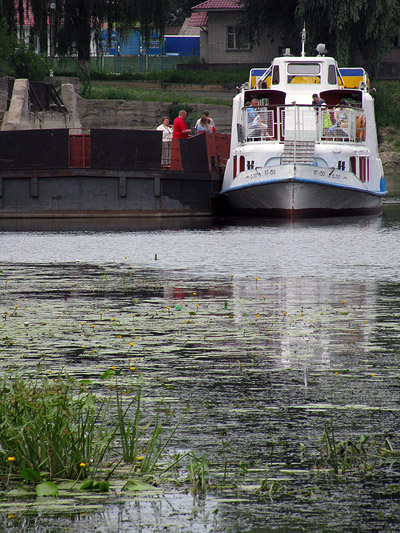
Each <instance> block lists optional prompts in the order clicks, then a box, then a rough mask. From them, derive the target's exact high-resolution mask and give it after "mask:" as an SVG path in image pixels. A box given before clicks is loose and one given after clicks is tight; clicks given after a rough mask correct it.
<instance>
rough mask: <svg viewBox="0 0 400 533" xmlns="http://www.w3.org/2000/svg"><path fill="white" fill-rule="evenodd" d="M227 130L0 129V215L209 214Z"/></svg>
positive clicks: (212, 210)
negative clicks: (178, 133)
mask: <svg viewBox="0 0 400 533" xmlns="http://www.w3.org/2000/svg"><path fill="white" fill-rule="evenodd" d="M229 143H230V135H226V134H218V133H215V134H208V133H205V134H201V135H197V136H195V137H191V138H189V139H185V140H180V141H178V140H174V141H172V147H171V161H170V164H169V165H164V166H163V165H162V164H161V155H162V134H161V132H159V131H149V130H146V131H139V130H128V129H126V130H124V129H91V130H90V131H89V132H88V133H84V134H77V135H71V134H70V131H69V130H68V129H40V130H18V131H1V132H0V218H3V219H4V218H69V217H146V216H153V217H154V216H209V215H212V214H214V213H215V199H216V197H217V196H218V193H219V191H220V189H221V184H222V178H223V171H224V167H225V163H226V160H227V158H228V155H229Z"/></svg>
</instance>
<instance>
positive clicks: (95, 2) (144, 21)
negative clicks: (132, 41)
mask: <svg viewBox="0 0 400 533" xmlns="http://www.w3.org/2000/svg"><path fill="white" fill-rule="evenodd" d="M168 1H169V0H55V6H56V9H55V14H54V18H55V44H56V46H55V48H56V53H58V54H59V55H67V54H70V53H77V54H78V58H79V60H80V61H81V62H82V63H86V65H87V64H88V61H89V59H90V44H91V38H92V36H93V35H94V37H95V39H96V38H98V37H99V33H100V31H101V30H102V29H104V28H108V29H109V30H110V31H111V30H112V29H115V30H116V31H117V32H118V33H119V34H120V36H124V35H126V33H127V32H128V31H130V30H131V29H132V28H133V27H134V26H135V25H137V24H139V25H140V29H141V32H142V34H143V36H144V38H145V40H146V41H148V40H149V39H150V33H151V30H152V29H155V30H158V31H160V32H161V33H163V32H164V27H165V21H166V19H167V13H168V5H169V4H168ZM29 5H30V6H31V8H32V13H33V17H34V26H33V28H32V29H31V39H32V40H36V41H38V42H39V43H40V48H41V50H47V38H48V17H49V10H50V7H49V6H50V2H49V1H48V0H18V1H17V2H15V0H0V16H4V17H5V18H6V20H7V21H8V23H9V25H10V26H14V27H16V25H17V22H18V21H23V20H24V13H25V12H26V10H27V9H28V7H29Z"/></svg>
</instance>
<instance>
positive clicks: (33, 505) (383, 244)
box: [0, 176, 400, 532]
mask: <svg viewBox="0 0 400 533" xmlns="http://www.w3.org/2000/svg"><path fill="white" fill-rule="evenodd" d="M398 178H399V176H397V178H396V176H393V177H391V178H390V179H389V180H388V188H389V190H390V191H391V194H390V196H389V197H388V198H387V199H386V200H385V205H384V211H383V215H382V216H377V217H360V218H340V219H339V218H338V219H317V220H310V221H298V222H287V221H277V220H250V219H234V220H230V219H218V220H209V219H201V220H185V221H177V220H168V221H161V220H158V221H150V220H144V221H140V222H137V221H136V222H133V221H131V220H118V221H104V220H92V221H85V220H81V221H74V222H72V221H37V222H34V221H0V270H1V273H0V298H1V300H0V313H1V316H2V317H3V320H2V323H1V330H0V340H1V345H0V349H1V351H0V368H1V369H2V372H6V371H7V369H9V368H10V367H14V368H18V367H22V366H23V367H24V368H27V367H28V368H29V367H32V368H33V367H34V366H35V365H36V364H37V363H38V361H45V363H44V364H45V365H47V368H48V372H50V373H51V372H57V371H58V370H60V369H61V367H62V365H66V367H67V368H68V370H69V371H70V372H71V373H73V374H74V375H77V376H79V377H87V376H91V377H93V375H94V374H95V373H96V372H100V371H103V370H104V369H106V368H109V367H110V366H111V365H114V366H117V367H121V368H122V367H124V366H125V367H126V366H128V365H130V364H132V361H133V362H134V364H135V365H136V366H137V367H138V368H139V369H140V371H141V372H142V373H143V376H144V379H145V383H146V389H145V395H146V396H147V403H148V405H149V408H151V406H152V405H155V403H156V401H157V400H158V399H159V398H160V397H162V398H163V400H164V401H165V402H167V403H168V404H169V405H170V408H171V409H172V410H173V412H174V413H175V414H176V416H177V417H179V416H180V415H181V414H182V413H185V416H184V422H183V424H181V425H180V426H179V428H178V431H177V433H176V436H175V438H174V442H173V443H171V445H172V446H173V447H174V450H175V451H177V450H178V451H188V450H195V451H196V454H198V455H199V456H201V455H202V454H203V453H205V454H207V457H208V459H209V462H210V486H209V489H208V491H207V495H206V496H205V497H204V498H199V497H193V496H192V495H191V494H190V489H188V487H186V488H185V486H184V485H183V486H182V487H181V488H180V489H178V488H169V489H168V488H166V489H165V491H164V492H163V494H162V495H160V494H158V495H151V496H147V497H143V496H141V497H137V498H134V497H130V498H128V497H122V496H115V495H114V496H108V497H104V498H100V497H97V499H96V500H95V502H94V506H92V507H85V505H87V502H85V503H84V504H83V503H82V504H80V503H77V502H76V501H75V502H74V503H73V504H71V503H70V502H69V501H68V502H67V504H66V505H65V506H64V507H63V506H62V499H60V500H61V501H60V503H59V507H58V508H57V509H56V510H54V509H53V510H51V509H48V510H46V507H45V506H44V507H41V506H40V505H38V503H37V502H32V501H28V502H21V501H18V500H13V501H10V499H9V498H4V501H3V502H2V504H1V505H0V512H2V513H3V524H4V525H3V527H2V528H0V531H3V530H4V531H20V530H21V529H23V530H25V531H78V530H79V531H146V532H147V531H149V532H154V531H171V532H172V531H174V532H175V531H240V532H241V531H270V530H282V531H288V530H301V529H304V530H307V531H377V530H382V531H396V530H399V529H400V507H399V505H398V503H399V498H400V489H399V487H400V465H399V462H398V459H396V453H394V454H392V456H393V460H391V461H384V462H383V464H382V460H381V459H382V457H377V458H375V460H374V461H372V463H371V462H370V461H369V462H367V460H366V459H365V460H364V456H362V457H360V455H362V454H361V452H360V453H359V454H358V462H357V464H358V465H360V464H362V465H363V468H352V469H350V471H349V472H347V473H345V474H343V475H341V476H335V475H334V474H332V472H330V471H329V466H330V465H328V464H327V463H324V462H323V460H322V459H321V458H323V445H322V444H321V438H322V436H323V434H324V431H326V430H327V427H334V431H335V438H336V440H337V442H342V441H346V442H348V441H351V442H353V443H360V442H361V441H363V439H368V442H370V443H374V445H376V447H377V449H379V448H380V449H385V448H386V449H387V447H388V446H389V444H388V443H390V446H391V447H392V448H393V450H395V451H396V450H400V427H399V409H400V404H399V400H400V379H399V376H400V337H399V331H400V323H399V318H400V312H399V309H400V271H399V261H400V187H399V179H398ZM16 306H17V307H16ZM6 313H7V314H6ZM5 314H6V315H5ZM82 323H83V325H82ZM93 326H95V327H93ZM131 342H132V343H134V346H133V348H130V346H131V345H130V343H131ZM329 424H332V426H330V425H329ZM367 463H368V464H367ZM361 470H362V471H361ZM261 487H263V488H261ZM91 503H93V502H91ZM68 505H70V506H71V505H72V508H71V507H70V508H68Z"/></svg>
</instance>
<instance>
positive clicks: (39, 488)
mask: <svg viewBox="0 0 400 533" xmlns="http://www.w3.org/2000/svg"><path fill="white" fill-rule="evenodd" d="M35 490H36V494H37V495H38V496H58V487H57V485H56V484H55V483H53V482H52V481H44V482H43V483H39V484H38V485H36V489H35Z"/></svg>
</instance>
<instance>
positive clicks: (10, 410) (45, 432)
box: [0, 372, 115, 481]
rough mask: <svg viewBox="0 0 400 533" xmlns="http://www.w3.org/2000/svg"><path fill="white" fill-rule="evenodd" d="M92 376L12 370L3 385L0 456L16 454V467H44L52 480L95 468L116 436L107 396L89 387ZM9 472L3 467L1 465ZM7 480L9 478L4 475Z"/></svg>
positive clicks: (0, 392) (0, 391)
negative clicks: (109, 420)
mask: <svg viewBox="0 0 400 533" xmlns="http://www.w3.org/2000/svg"><path fill="white" fill-rule="evenodd" d="M88 384H89V382H88V380H80V381H79V380H76V379H74V378H72V377H70V376H68V375H67V374H66V373H65V372H62V373H60V374H59V375H58V376H57V377H56V378H55V379H49V378H48V377H47V376H43V377H39V374H38V375H37V376H36V377H35V378H32V377H26V376H24V375H23V374H21V375H17V376H16V377H15V378H14V379H12V378H11V376H10V375H8V376H6V377H5V378H3V380H2V382H1V385H0V458H1V456H3V461H2V460H1V459H0V463H4V457H6V456H8V455H10V454H12V456H13V457H15V470H14V472H15V471H16V467H17V465H18V469H19V471H20V472H24V469H30V470H31V471H34V472H41V471H45V472H46V473H47V474H48V476H49V478H50V479H54V478H59V477H63V478H69V479H77V478H80V477H81V478H83V477H86V471H87V469H83V468H82V467H81V466H80V465H81V463H82V461H85V462H87V463H88V465H90V466H89V468H90V470H91V471H92V472H94V473H96V472H97V471H98V470H99V468H100V467H101V465H102V464H103V460H104V457H105V455H106V453H107V452H108V450H109V448H110V444H111V442H112V441H113V439H114V436H115V431H113V430H112V429H111V428H109V427H108V424H107V417H106V414H107V410H108V409H107V408H108V400H107V399H104V398H102V399H99V398H97V397H96V396H95V395H94V394H93V393H92V392H90V391H87V390H86V387H87V385H88ZM0 472H1V474H4V468H2V469H1V470H0ZM2 480H3V481H4V478H3V476H2Z"/></svg>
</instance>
